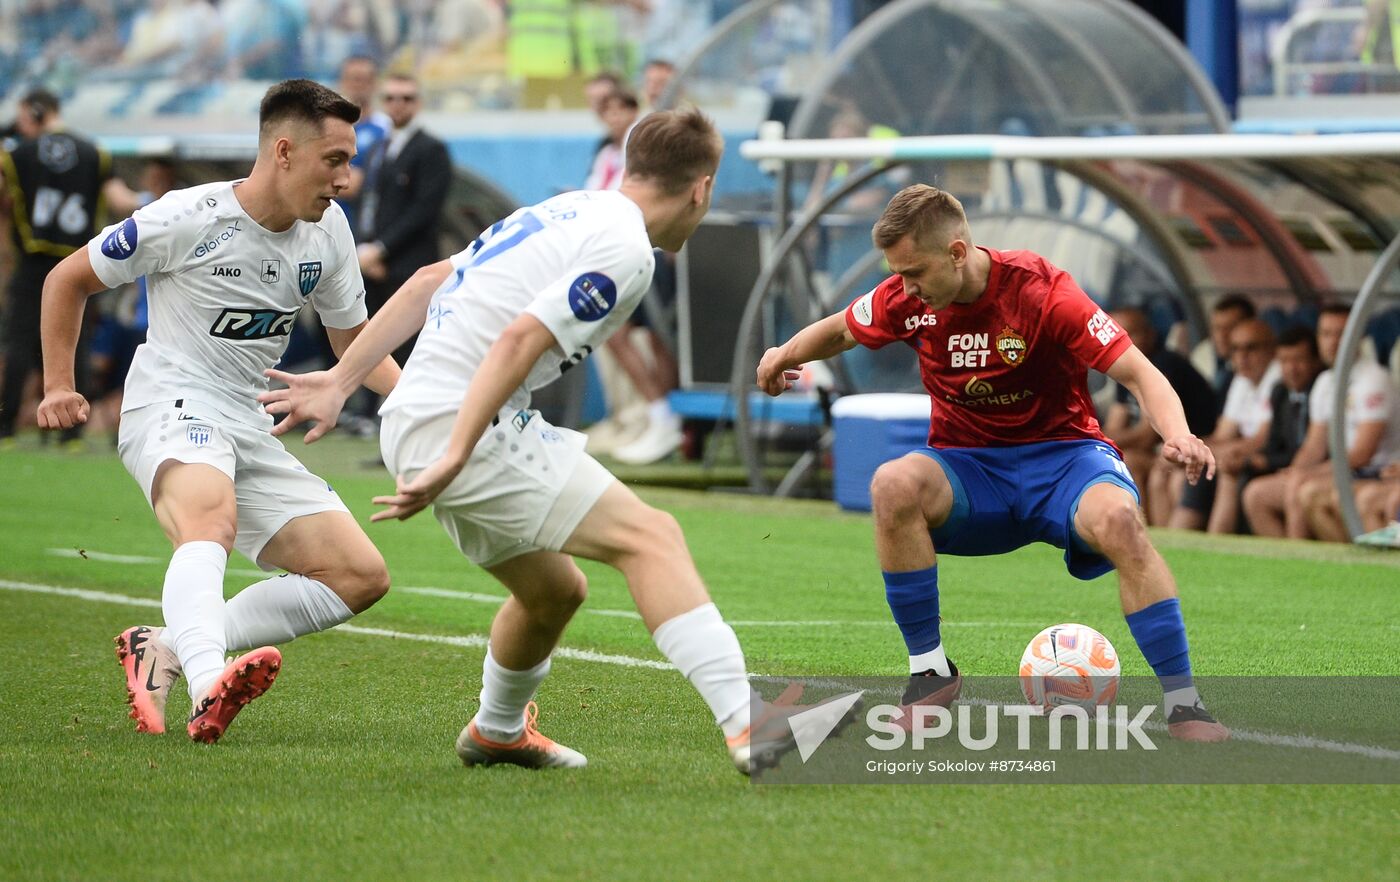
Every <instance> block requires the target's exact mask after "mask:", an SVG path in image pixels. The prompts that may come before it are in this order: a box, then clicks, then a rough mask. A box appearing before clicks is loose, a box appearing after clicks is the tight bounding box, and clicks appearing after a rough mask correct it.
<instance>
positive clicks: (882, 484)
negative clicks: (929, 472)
mask: <svg viewBox="0 0 1400 882" xmlns="http://www.w3.org/2000/svg"><path fill="white" fill-rule="evenodd" d="M923 492H924V488H923V482H922V481H920V480H919V476H918V475H917V474H915V473H914V472H913V470H911V469H910V468H909V467H908V466H907V465H906V464H904V463H903V462H901V461H900V460H894V461H892V462H887V463H885V464H884V465H882V466H880V467H879V468H878V469H876V470H875V477H874V478H872V479H871V481H870V505H871V508H872V510H873V511H874V514H875V519H876V520H877V521H881V522H889V521H891V520H903V519H905V518H909V517H914V516H916V515H918V514H919V513H920V512H921V511H922V510H923Z"/></svg>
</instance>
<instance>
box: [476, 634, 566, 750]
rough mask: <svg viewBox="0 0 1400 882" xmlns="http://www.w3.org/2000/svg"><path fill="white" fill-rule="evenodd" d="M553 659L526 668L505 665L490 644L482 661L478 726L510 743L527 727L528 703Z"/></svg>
mask: <svg viewBox="0 0 1400 882" xmlns="http://www.w3.org/2000/svg"><path fill="white" fill-rule="evenodd" d="M549 663H550V660H549V659H548V658H546V659H545V660H544V661H542V662H540V663H539V664H537V665H535V666H534V667H533V668H530V669H529V670H525V671H512V670H510V669H508V668H503V667H501V665H500V663H499V662H497V661H496V659H495V658H494V657H493V656H492V655H491V647H490V645H488V646H487V647H486V660H485V661H484V662H482V664H481V708H480V709H479V710H477V712H476V717H475V719H476V730H477V731H478V732H480V733H481V734H482V736H483V737H485V738H489V739H490V740H492V741H496V742H500V743H503V744H509V743H510V742H512V741H514V740H515V739H517V738H519V737H520V735H521V733H523V732H524V731H525V705H527V704H529V703H530V699H532V698H534V697H535V690H536V689H538V688H539V686H540V683H541V682H542V681H543V680H544V678H545V675H546V674H548V673H549Z"/></svg>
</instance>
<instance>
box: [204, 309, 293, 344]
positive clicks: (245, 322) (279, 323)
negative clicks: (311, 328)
mask: <svg viewBox="0 0 1400 882" xmlns="http://www.w3.org/2000/svg"><path fill="white" fill-rule="evenodd" d="M298 311H299V310H295V309H294V310H292V311H291V312H277V311H276V310H274V309H251V308H249V309H226V310H224V311H223V312H221V313H219V317H218V318H216V319H214V326H213V327H211V328H210V329H209V333H211V334H213V335H214V336H215V337H223V338H224V339H226V340H262V339H264V338H267V337H285V336H287V335H288V334H290V333H291V332H292V323H293V322H295V321H296V318H297V312H298Z"/></svg>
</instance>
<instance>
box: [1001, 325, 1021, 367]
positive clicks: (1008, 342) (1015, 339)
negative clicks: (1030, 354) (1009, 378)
mask: <svg viewBox="0 0 1400 882" xmlns="http://www.w3.org/2000/svg"><path fill="white" fill-rule="evenodd" d="M997 355H1000V356H1001V360H1002V361H1004V362H1006V363H1007V364H1009V365H1011V366H1012V367H1020V366H1021V364H1022V362H1024V361H1025V360H1026V338H1025V337H1022V336H1021V335H1020V334H1018V333H1016V331H1015V329H1013V328H1012V327H1011V326H1010V325H1007V326H1006V327H1004V328H1002V329H1001V333H1000V334H998V335H997Z"/></svg>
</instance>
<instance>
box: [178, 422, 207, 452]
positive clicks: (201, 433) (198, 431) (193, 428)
mask: <svg viewBox="0 0 1400 882" xmlns="http://www.w3.org/2000/svg"><path fill="white" fill-rule="evenodd" d="M185 437H186V438H187V439H189V442H190V443H191V444H193V445H194V446H195V447H203V446H205V445H206V444H208V443H209V442H210V441H212V440H213V439H214V432H213V430H212V429H210V428H209V427H208V426H201V425H200V424H199V423H191V424H190V425H188V426H186V427H185Z"/></svg>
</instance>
